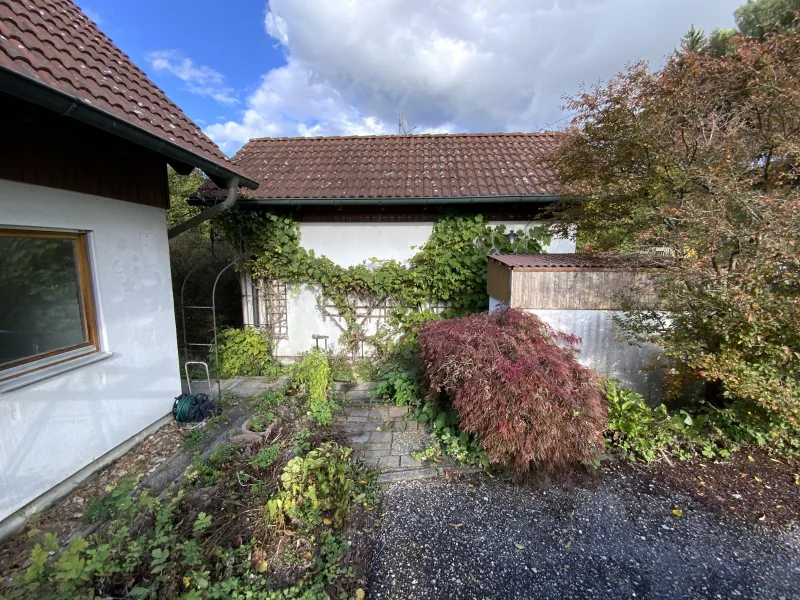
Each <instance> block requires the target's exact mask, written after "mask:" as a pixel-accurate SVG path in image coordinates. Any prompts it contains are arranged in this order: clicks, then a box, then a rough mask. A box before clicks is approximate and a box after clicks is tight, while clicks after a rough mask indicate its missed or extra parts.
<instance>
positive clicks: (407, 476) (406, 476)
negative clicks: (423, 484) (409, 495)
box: [378, 469, 439, 483]
mask: <svg viewBox="0 0 800 600" xmlns="http://www.w3.org/2000/svg"><path fill="white" fill-rule="evenodd" d="M433 477H439V471H437V470H436V469H407V470H404V471H389V472H387V473H381V474H380V475H378V483H398V482H400V481H414V480H417V479H431V478H433Z"/></svg>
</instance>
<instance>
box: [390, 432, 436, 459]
mask: <svg viewBox="0 0 800 600" xmlns="http://www.w3.org/2000/svg"><path fill="white" fill-rule="evenodd" d="M430 443H431V437H430V435H428V433H427V432H424V431H402V432H401V431H398V432H396V433H395V434H394V435H393V436H392V454H395V455H397V456H400V455H402V454H411V453H412V452H415V451H417V450H424V449H425V447H426V446H428V444H430Z"/></svg>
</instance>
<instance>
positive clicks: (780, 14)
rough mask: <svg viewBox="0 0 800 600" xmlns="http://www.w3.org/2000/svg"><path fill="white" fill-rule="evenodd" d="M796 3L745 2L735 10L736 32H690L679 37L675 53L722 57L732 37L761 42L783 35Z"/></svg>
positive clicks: (793, 0) (799, 7) (775, 0)
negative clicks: (738, 36)
mask: <svg viewBox="0 0 800 600" xmlns="http://www.w3.org/2000/svg"><path fill="white" fill-rule="evenodd" d="M798 11H800V0H748V1H747V2H746V3H745V4H742V5H741V6H740V7H739V8H737V9H736V12H735V13H734V16H735V19H736V29H720V28H716V29H714V31H712V32H711V35H709V36H706V34H705V33H704V32H703V30H701V29H695V27H694V25H692V27H691V29H689V31H688V32H686V34H685V35H684V36H683V37H682V38H681V44H680V47H679V48H678V50H676V53H677V54H679V55H680V54H685V53H687V52H696V53H700V54H711V55H713V56H722V55H723V54H726V53H728V52H731V51H732V49H733V45H732V44H731V42H732V40H733V37H734V36H736V35H742V36H744V37H749V38H754V39H757V40H760V41H764V40H765V39H766V37H767V36H768V35H769V34H770V33H778V32H786V31H788V30H790V29H792V28H793V27H794V22H795V19H796V18H797V15H798Z"/></svg>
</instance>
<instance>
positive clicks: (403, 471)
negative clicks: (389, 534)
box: [334, 383, 455, 483]
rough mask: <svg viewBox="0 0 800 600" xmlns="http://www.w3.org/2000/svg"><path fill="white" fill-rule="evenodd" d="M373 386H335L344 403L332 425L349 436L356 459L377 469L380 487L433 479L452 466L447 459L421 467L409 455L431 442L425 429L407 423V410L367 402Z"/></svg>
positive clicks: (412, 423) (408, 421)
mask: <svg viewBox="0 0 800 600" xmlns="http://www.w3.org/2000/svg"><path fill="white" fill-rule="evenodd" d="M374 385H375V384H372V383H361V384H335V386H334V389H336V390H337V391H340V392H342V393H343V394H344V395H345V397H346V401H345V402H344V405H343V407H342V410H341V411H340V412H339V414H338V415H337V419H336V425H337V426H339V427H342V428H343V429H344V430H345V431H346V432H347V433H348V434H349V436H350V441H351V445H352V447H353V449H354V450H355V454H356V458H358V459H360V460H362V461H363V462H364V463H365V464H367V465H369V466H371V467H375V468H379V469H381V471H382V473H381V475H380V476H379V478H378V481H379V482H380V483H392V482H396V481H405V480H410V479H426V478H429V477H437V476H438V475H440V474H442V473H443V471H444V470H451V469H453V468H454V467H455V464H454V463H453V462H452V461H450V460H449V459H443V460H440V461H439V462H438V463H436V464H435V465H424V464H421V463H420V462H419V461H417V460H415V459H414V458H413V457H412V456H411V453H412V452H414V451H416V450H423V449H424V448H425V447H427V446H428V445H430V444H431V443H432V442H433V439H432V438H431V436H430V434H429V433H428V431H427V430H426V429H425V427H424V426H423V425H422V424H420V423H417V422H416V421H411V420H407V417H408V414H409V408H408V407H399V406H393V405H387V404H382V403H380V402H376V401H374V400H373V399H372V398H370V391H371V390H372V389H373V388H374Z"/></svg>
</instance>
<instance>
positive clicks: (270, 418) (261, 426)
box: [249, 412, 278, 433]
mask: <svg viewBox="0 0 800 600" xmlns="http://www.w3.org/2000/svg"><path fill="white" fill-rule="evenodd" d="M277 420H278V418H277V417H276V416H275V413H271V412H267V413H265V414H262V415H256V416H255V417H253V418H252V419H250V424H249V427H250V431H254V432H256V433H261V432H262V431H266V429H267V427H269V426H270V425H271V424H272V423H274V422H275V421H277Z"/></svg>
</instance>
